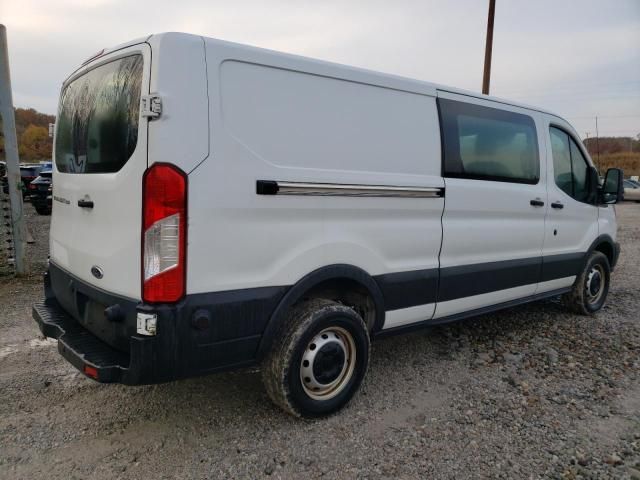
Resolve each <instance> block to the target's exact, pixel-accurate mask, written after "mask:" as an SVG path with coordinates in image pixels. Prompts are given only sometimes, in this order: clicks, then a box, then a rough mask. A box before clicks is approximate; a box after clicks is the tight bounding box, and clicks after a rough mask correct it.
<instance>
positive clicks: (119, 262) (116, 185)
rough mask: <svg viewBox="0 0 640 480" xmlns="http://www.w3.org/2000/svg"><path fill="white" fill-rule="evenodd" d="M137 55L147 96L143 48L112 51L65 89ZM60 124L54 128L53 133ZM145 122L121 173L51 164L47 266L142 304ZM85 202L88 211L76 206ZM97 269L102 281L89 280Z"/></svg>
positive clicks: (78, 73)
mask: <svg viewBox="0 0 640 480" xmlns="http://www.w3.org/2000/svg"><path fill="white" fill-rule="evenodd" d="M133 54H141V55H142V56H143V59H144V67H143V75H142V89H143V92H142V93H143V94H146V93H148V88H149V69H148V65H149V62H150V61H151V48H150V47H149V45H148V44H146V43H139V44H136V45H131V46H127V47H124V48H121V49H117V50H112V51H111V53H109V54H106V55H103V56H101V57H99V58H97V59H96V60H95V61H93V62H91V63H89V64H87V65H85V66H84V67H82V68H80V69H78V70H77V71H76V72H74V74H73V75H72V76H71V77H69V79H67V81H66V82H65V85H66V84H68V83H69V82H71V81H73V80H74V79H76V78H78V77H79V76H81V75H82V74H84V73H85V72H87V71H89V70H91V69H93V68H96V67H98V66H100V65H103V64H105V63H108V62H111V61H113V60H116V59H119V58H122V57H127V56H130V55H133ZM58 126H59V122H58V123H57V124H56V128H57V127H58ZM146 131H147V121H146V119H143V118H140V120H139V123H138V143H137V145H136V148H135V151H134V152H133V155H132V156H131V157H130V158H129V160H128V161H127V162H126V164H125V165H124V167H122V169H120V170H119V171H117V172H115V173H94V174H84V173H83V174H73V173H61V172H60V171H59V170H58V168H57V166H56V159H55V153H54V161H53V202H52V204H53V205H52V208H53V210H52V216H51V231H50V255H51V260H52V261H53V262H55V263H56V264H57V265H58V266H60V267H61V268H63V269H65V270H66V271H68V272H69V273H71V274H72V275H74V276H75V277H77V278H79V279H80V280H82V281H84V282H87V283H88V284H90V285H93V286H95V287H98V288H100V289H103V290H105V291H109V292H112V293H114V294H117V295H123V296H126V297H128V298H133V299H140V298H141V294H140V232H141V211H142V194H141V190H140V187H141V182H142V175H143V174H144V171H145V170H146V168H147V134H146ZM84 198H89V199H90V200H91V201H93V202H94V204H95V206H94V208H92V209H90V210H89V209H84V208H80V207H79V206H78V200H82V199H84ZM94 266H96V267H98V268H100V269H101V270H102V271H103V273H104V276H103V277H102V278H100V279H98V278H96V277H95V276H94V275H92V273H91V270H92V268H93V267H94Z"/></svg>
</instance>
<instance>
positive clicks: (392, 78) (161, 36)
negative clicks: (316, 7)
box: [65, 32, 568, 123]
mask: <svg viewBox="0 0 640 480" xmlns="http://www.w3.org/2000/svg"><path fill="white" fill-rule="evenodd" d="M185 37H200V38H202V39H203V40H204V41H205V42H207V43H211V44H218V45H221V46H226V47H232V48H235V49H242V50H246V51H253V52H264V53H271V54H276V55H280V56H285V57H287V58H288V59H290V60H297V61H303V62H305V63H310V64H315V65H318V66H325V67H332V68H336V67H339V68H341V69H348V70H349V71H351V72H354V73H359V74H361V75H372V76H375V77H377V78H378V79H382V80H386V81H388V82H389V83H394V82H395V83H397V82H400V83H402V84H403V85H405V86H414V87H417V88H418V89H420V90H423V89H424V88H425V87H426V88H430V89H435V90H440V91H443V92H449V93H455V94H458V95H466V96H468V97H473V98H479V99H484V100H491V101H494V102H496V103H502V104H505V105H511V106H514V107H519V108H524V109H527V110H533V111H536V112H541V113H545V114H547V115H552V116H554V117H557V118H559V119H561V120H563V121H564V122H566V123H568V122H567V121H566V120H565V119H564V118H563V117H562V116H560V115H558V114H557V113H554V112H552V111H549V110H547V109H544V108H540V107H536V106H532V105H528V104H525V103H521V102H516V101H513V100H509V99H505V98H501V97H496V96H493V95H484V94H482V93H478V92H474V91H471V90H465V89H462V88H457V87H451V86H448V85H442V84H437V83H433V82H427V81H424V80H416V79H414V78H409V77H404V76H401V75H395V74H391V73H385V72H379V71H375V70H369V69H366V68H361V67H354V66H351V65H346V64H341V63H336V62H329V61H326V60H318V59H315V58H311V57H306V56H303V55H295V54H291V53H285V52H280V51H277V50H271V49H267V48H261V47H254V46H251V45H246V44H241V43H236V42H229V41H226V40H220V39H217V38H211V37H204V36H201V35H194V34H191V33H183V32H162V33H155V34H152V35H148V36H146V37H140V38H137V39H135V40H131V41H128V42H125V43H122V44H119V45H116V46H114V47H111V48H105V49H104V50H102V51H101V52H99V55H97V56H96V58H99V57H101V56H103V55H106V54H108V53H111V52H114V51H116V50H120V49H122V48H126V47H129V46H131V45H135V44H138V43H143V42H154V41H166V40H169V41H176V42H179V41H180V39H181V38H185ZM90 60H92V58H90ZM86 63H88V61H85V62H84V63H83V65H82V66H80V67H78V68H77V69H76V70H75V71H74V72H73V73H72V74H71V75H69V77H68V78H70V77H71V76H73V75H74V74H75V72H77V71H78V70H80V69H81V68H82V67H83V66H84V65H86ZM65 81H66V80H65ZM399 88H400V89H403V88H402V87H399Z"/></svg>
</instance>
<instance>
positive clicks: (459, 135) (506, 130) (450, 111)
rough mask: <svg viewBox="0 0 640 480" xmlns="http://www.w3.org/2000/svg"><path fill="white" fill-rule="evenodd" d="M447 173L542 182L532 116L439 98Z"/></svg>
mask: <svg viewBox="0 0 640 480" xmlns="http://www.w3.org/2000/svg"><path fill="white" fill-rule="evenodd" d="M438 103H439V106H440V115H441V121H442V127H441V128H442V134H443V135H442V138H443V146H444V175H445V176H447V177H453V178H469V179H476V180H493V181H500V182H513V183H530V184H534V183H537V182H538V179H539V174H540V160H539V156H538V140H537V135H536V127H535V124H534V121H533V119H532V118H531V117H529V116H528V115H523V114H520V113H515V112H510V111H506V110H501V109H497V108H490V107H484V106H480V105H474V104H468V103H464V102H456V101H454V100H446V99H439V100H438Z"/></svg>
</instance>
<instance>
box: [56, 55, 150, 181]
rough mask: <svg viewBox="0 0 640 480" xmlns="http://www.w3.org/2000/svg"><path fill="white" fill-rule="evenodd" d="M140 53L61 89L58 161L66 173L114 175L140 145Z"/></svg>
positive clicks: (98, 69) (112, 63) (57, 135)
mask: <svg viewBox="0 0 640 480" xmlns="http://www.w3.org/2000/svg"><path fill="white" fill-rule="evenodd" d="M142 64H143V60H142V55H132V56H129V57H124V58H120V59H118V60H114V61H113V62H109V63H105V64H104V65H100V66H99V67H96V68H94V69H92V70H90V71H88V72H87V73H85V74H84V75H82V76H81V77H78V78H77V79H75V80H74V81H72V82H71V83H70V84H69V85H67V87H66V88H65V89H64V90H63V92H62V97H61V100H60V109H59V112H58V119H57V132H56V146H55V155H56V157H55V162H56V166H57V167H58V170H59V171H60V172H65V173H112V172H117V171H118V170H120V169H121V168H122V167H123V166H124V165H125V163H127V160H129V157H131V154H132V153H133V152H134V150H135V148H136V144H137V142H138V118H139V116H140V113H139V112H140V94H141V85H142Z"/></svg>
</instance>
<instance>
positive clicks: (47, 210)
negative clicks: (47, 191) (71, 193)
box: [34, 205, 51, 215]
mask: <svg viewBox="0 0 640 480" xmlns="http://www.w3.org/2000/svg"><path fill="white" fill-rule="evenodd" d="M34 207H35V209H36V213H37V214H38V215H51V207H43V206H41V205H36V206H34Z"/></svg>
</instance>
